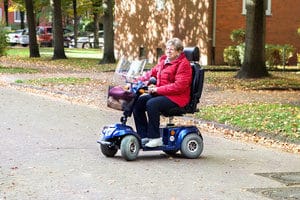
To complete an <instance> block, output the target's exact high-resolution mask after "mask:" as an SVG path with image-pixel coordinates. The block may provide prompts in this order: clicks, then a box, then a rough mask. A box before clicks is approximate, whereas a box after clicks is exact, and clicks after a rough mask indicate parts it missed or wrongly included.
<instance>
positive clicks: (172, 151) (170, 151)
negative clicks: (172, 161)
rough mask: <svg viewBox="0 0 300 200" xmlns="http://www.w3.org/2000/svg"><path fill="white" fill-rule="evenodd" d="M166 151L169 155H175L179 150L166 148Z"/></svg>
mask: <svg viewBox="0 0 300 200" xmlns="http://www.w3.org/2000/svg"><path fill="white" fill-rule="evenodd" d="M164 152H165V153H166V154H167V155H169V156H175V155H176V153H177V152H178V150H165V151H164Z"/></svg>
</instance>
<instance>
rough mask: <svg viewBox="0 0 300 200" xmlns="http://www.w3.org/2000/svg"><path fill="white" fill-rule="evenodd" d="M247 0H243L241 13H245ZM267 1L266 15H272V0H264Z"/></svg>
mask: <svg viewBox="0 0 300 200" xmlns="http://www.w3.org/2000/svg"><path fill="white" fill-rule="evenodd" d="M247 1H248V0H243V10H242V14H243V15H246V13H247V10H246V2H247ZM265 1H267V9H266V15H272V13H271V5H272V0H265Z"/></svg>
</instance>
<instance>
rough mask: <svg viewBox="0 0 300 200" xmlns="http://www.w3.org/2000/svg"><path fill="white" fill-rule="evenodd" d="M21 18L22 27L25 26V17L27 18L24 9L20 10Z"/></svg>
mask: <svg viewBox="0 0 300 200" xmlns="http://www.w3.org/2000/svg"><path fill="white" fill-rule="evenodd" d="M20 18H21V24H20V25H21V26H20V27H21V29H24V28H25V23H24V19H25V12H24V11H20Z"/></svg>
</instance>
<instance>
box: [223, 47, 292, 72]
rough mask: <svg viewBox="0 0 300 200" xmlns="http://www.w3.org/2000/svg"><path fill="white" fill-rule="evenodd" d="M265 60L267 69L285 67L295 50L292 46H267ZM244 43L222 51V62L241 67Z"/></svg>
mask: <svg viewBox="0 0 300 200" xmlns="http://www.w3.org/2000/svg"><path fill="white" fill-rule="evenodd" d="M265 51H266V54H265V60H266V66H267V67H270V68H272V67H274V66H278V65H287V64H288V60H289V58H291V57H292V56H293V53H294V51H295V48H294V47H293V46H292V45H289V44H285V45H273V44H267V45H266V48H265ZM244 53H245V43H240V44H238V45H233V46H228V47H227V48H225V49H224V51H223V58H224V62H225V63H226V64H227V65H229V66H241V65H242V64H243V60H244Z"/></svg>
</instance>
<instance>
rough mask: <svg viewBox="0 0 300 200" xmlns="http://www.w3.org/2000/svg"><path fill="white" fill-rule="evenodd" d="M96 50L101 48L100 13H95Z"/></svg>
mask: <svg viewBox="0 0 300 200" xmlns="http://www.w3.org/2000/svg"><path fill="white" fill-rule="evenodd" d="M93 46H94V48H95V49H96V48H99V13H98V12H94V44H93Z"/></svg>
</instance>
